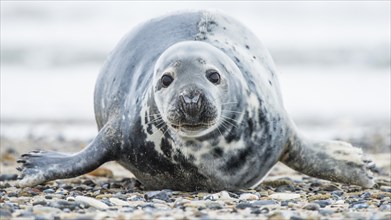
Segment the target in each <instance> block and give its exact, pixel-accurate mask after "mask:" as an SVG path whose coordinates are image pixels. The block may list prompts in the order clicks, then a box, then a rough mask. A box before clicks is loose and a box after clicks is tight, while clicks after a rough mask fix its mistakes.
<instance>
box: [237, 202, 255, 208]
mask: <svg viewBox="0 0 391 220" xmlns="http://www.w3.org/2000/svg"><path fill="white" fill-rule="evenodd" d="M252 207H253V204H251V203H249V202H242V203H239V204H237V205H236V208H237V209H245V208H252Z"/></svg>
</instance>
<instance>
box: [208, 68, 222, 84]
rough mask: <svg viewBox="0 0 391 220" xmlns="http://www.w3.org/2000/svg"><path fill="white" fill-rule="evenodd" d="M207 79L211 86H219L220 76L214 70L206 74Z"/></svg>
mask: <svg viewBox="0 0 391 220" xmlns="http://www.w3.org/2000/svg"><path fill="white" fill-rule="evenodd" d="M207 78H208V80H209V81H210V82H211V83H213V84H220V74H219V73H218V72H216V71H214V70H213V71H210V72H209V73H208V74H207Z"/></svg>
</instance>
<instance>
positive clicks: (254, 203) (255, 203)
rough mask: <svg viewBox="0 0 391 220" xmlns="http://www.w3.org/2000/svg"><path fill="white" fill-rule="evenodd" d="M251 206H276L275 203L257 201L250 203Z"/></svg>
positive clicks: (271, 201)
mask: <svg viewBox="0 0 391 220" xmlns="http://www.w3.org/2000/svg"><path fill="white" fill-rule="evenodd" d="M252 204H253V206H256V207H261V206H266V205H276V204H277V202H275V201H273V200H257V201H254V202H252Z"/></svg>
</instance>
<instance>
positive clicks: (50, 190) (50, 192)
mask: <svg viewBox="0 0 391 220" xmlns="http://www.w3.org/2000/svg"><path fill="white" fill-rule="evenodd" d="M42 192H43V193H47V194H52V193H55V192H56V191H54V189H50V188H49V189H45V190H44V191H42Z"/></svg>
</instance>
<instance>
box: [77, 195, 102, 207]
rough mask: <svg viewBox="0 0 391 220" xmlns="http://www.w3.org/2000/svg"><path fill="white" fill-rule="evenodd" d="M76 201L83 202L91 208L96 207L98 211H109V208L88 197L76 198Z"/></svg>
mask: <svg viewBox="0 0 391 220" xmlns="http://www.w3.org/2000/svg"><path fill="white" fill-rule="evenodd" d="M75 201H78V202H83V203H86V204H88V205H89V206H92V207H95V208H97V209H108V208H109V206H108V205H106V204H104V203H103V202H101V201H99V200H97V199H94V198H91V197H86V196H76V198H75Z"/></svg>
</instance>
